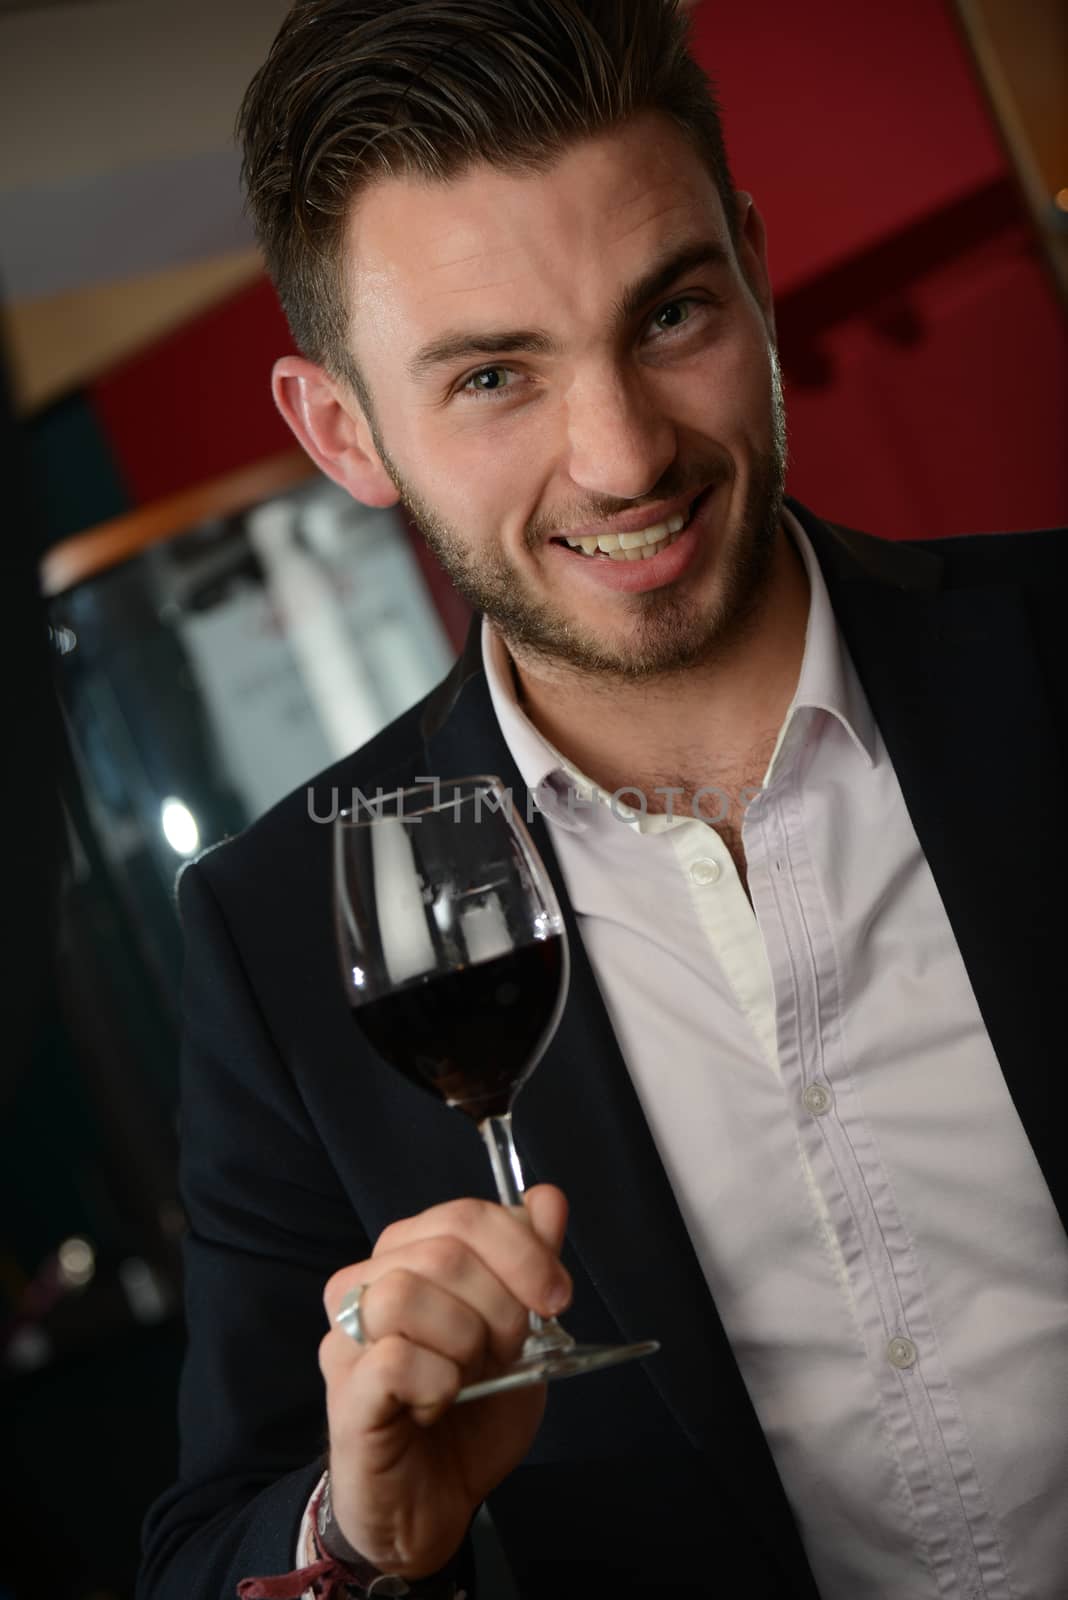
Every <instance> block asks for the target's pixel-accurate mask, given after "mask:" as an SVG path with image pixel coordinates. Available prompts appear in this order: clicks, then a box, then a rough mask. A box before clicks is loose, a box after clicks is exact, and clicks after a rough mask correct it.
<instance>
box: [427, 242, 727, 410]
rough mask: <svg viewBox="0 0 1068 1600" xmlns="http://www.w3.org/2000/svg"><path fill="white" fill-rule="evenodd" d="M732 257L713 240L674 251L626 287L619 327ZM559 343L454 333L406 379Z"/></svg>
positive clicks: (523, 331)
mask: <svg viewBox="0 0 1068 1600" xmlns="http://www.w3.org/2000/svg"><path fill="white" fill-rule="evenodd" d="M730 261H731V258H730V255H729V253H728V251H727V250H726V249H724V247H723V245H721V244H719V243H717V242H716V241H715V240H712V239H701V240H695V241H693V242H692V243H689V244H684V245H681V246H679V247H677V248H676V249H674V250H672V251H671V253H670V255H668V256H666V257H665V258H664V259H663V260H662V261H659V262H657V263H656V264H655V265H654V266H652V267H651V268H650V269H649V271H648V272H646V273H643V274H642V276H641V277H640V278H639V279H637V281H636V282H635V283H632V284H629V285H628V286H627V288H626V289H624V291H623V293H622V295H621V296H620V298H619V299H618V301H617V302H616V305H615V307H614V312H615V317H616V320H617V322H618V323H620V324H622V323H625V322H628V321H630V320H631V318H632V317H634V316H636V315H637V314H638V312H639V311H641V310H642V309H643V307H644V306H646V305H648V303H649V302H650V301H651V300H656V299H657V298H659V296H661V295H663V294H666V293H667V291H668V290H669V289H671V288H672V286H673V285H674V284H675V283H676V282H677V281H678V279H679V278H681V277H683V276H684V275H685V274H686V273H688V272H696V271H698V270H699V269H700V268H702V267H718V268H723V267H729V266H730ZM557 348H558V347H557V343H556V340H555V339H554V338H553V337H552V335H551V334H550V333H548V332H546V330H545V329H544V328H484V329H478V330H475V329H455V330H450V331H449V332H447V333H443V334H441V335H439V337H438V338H436V339H432V340H431V341H430V342H429V344H425V345H423V346H422V347H421V348H420V349H419V350H417V351H416V353H415V355H414V356H412V358H411V360H410V361H409V362H408V363H407V369H408V375H409V376H410V377H411V378H414V379H415V380H416V381H418V380H419V379H421V378H425V377H427V376H428V374H429V373H430V372H432V371H433V370H434V368H435V367H441V366H447V365H449V364H451V363H453V362H457V361H466V360H467V359H468V358H469V357H471V356H507V355H517V354H520V353H522V354H526V355H538V356H551V355H555V354H556V353H557Z"/></svg>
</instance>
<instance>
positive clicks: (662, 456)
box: [567, 373, 678, 500]
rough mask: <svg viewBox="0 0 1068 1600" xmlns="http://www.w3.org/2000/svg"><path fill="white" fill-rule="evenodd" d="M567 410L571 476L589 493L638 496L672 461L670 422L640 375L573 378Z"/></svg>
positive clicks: (674, 440)
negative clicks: (642, 382)
mask: <svg viewBox="0 0 1068 1600" xmlns="http://www.w3.org/2000/svg"><path fill="white" fill-rule="evenodd" d="M567 410H568V423H567V426H568V445H569V450H570V461H569V470H570V476H571V479H572V481H573V482H574V483H575V484H577V486H578V487H579V488H580V489H585V490H586V491H587V492H588V493H591V494H599V495H606V496H611V497H612V498H613V499H618V500H637V499H640V498H641V496H642V495H646V494H649V493H650V492H651V491H652V490H653V489H654V488H655V487H656V485H657V484H658V483H659V482H660V479H661V478H662V477H663V475H664V473H665V472H666V471H667V469H668V468H669V467H670V466H671V464H672V462H673V461H674V459H675V456H676V453H677V450H678V441H677V438H676V433H675V426H674V423H673V422H672V421H671V419H670V417H667V416H665V414H664V412H663V409H662V403H660V404H658V402H657V401H656V400H655V399H653V398H652V397H651V396H650V395H649V394H648V393H647V392H646V391H645V390H644V388H643V386H642V384H641V381H640V379H638V378H635V377H628V378H624V377H623V376H621V375H620V374H618V373H617V374H615V375H613V376H612V377H611V378H606V377H605V376H604V374H603V373H602V374H601V375H600V376H599V377H592V376H591V377H590V378H588V379H584V380H582V381H581V382H579V381H576V382H575V383H574V384H573V385H572V387H571V390H570V392H569V394H568V406H567Z"/></svg>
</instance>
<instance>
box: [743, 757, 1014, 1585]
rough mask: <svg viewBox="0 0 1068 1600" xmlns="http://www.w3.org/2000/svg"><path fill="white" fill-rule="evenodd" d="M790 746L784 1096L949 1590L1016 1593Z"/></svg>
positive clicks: (783, 872)
mask: <svg viewBox="0 0 1068 1600" xmlns="http://www.w3.org/2000/svg"><path fill="white" fill-rule="evenodd" d="M784 756H787V757H790V756H792V759H789V758H788V759H786V760H784V761H783V762H782V763H781V764H780V767H779V774H778V775H777V776H776V779H775V781H774V783H773V784H772V785H771V787H769V788H767V789H765V790H764V791H763V792H762V793H761V794H760V795H759V796H757V798H756V799H755V800H754V801H753V803H752V804H751V806H750V807H749V810H748V813H747V816H746V824H745V848H746V856H747V865H748V871H749V884H750V891H751V893H752V895H753V905H754V910H755V912H756V915H757V919H758V921H759V923H760V926H761V930H762V932H763V934H764V939H765V946H766V949H767V954H768V960H769V964H770V968H771V974H772V982H773V985H774V992H775V1006H776V1029H777V1039H778V1053H779V1064H780V1070H781V1073H782V1078H783V1084H784V1088H785V1091H786V1103H787V1105H788V1106H789V1107H790V1108H791V1110H792V1112H793V1115H794V1117H795V1120H796V1125H797V1130H798V1136H799V1138H800V1140H801V1144H802V1148H803V1150H804V1152H805V1155H806V1157H807V1160H808V1164H809V1166H810V1168H811V1170H812V1173H813V1174H814V1176H815V1180H816V1182H817V1184H818V1186H819V1189H820V1192H821V1194H822V1196H823V1199H824V1202H825V1207H826V1213H827V1214H828V1215H829V1216H830V1218H831V1223H832V1226H833V1227H834V1230H835V1234H836V1237H837V1240H838V1245H839V1249H840V1251H841V1255H842V1258H843V1259H844V1261H845V1263H846V1268H847V1272H848V1275H849V1282H850V1286H851V1288H852V1293H853V1299H854V1307H853V1314H855V1315H856V1316H857V1317H858V1319H859V1321H860V1325H861V1330H862V1333H863V1336H864V1341H865V1348H866V1351H867V1357H868V1362H869V1364H870V1367H871V1371H872V1376H873V1378H874V1381H875V1384H876V1387H877V1390H878V1394H879V1399H880V1405H881V1412H882V1416H883V1418H884V1420H885V1424H886V1427H887V1431H888V1436H889V1439H890V1440H891V1441H892V1444H893V1452H894V1455H895V1457H896V1460H897V1463H898V1466H899V1471H900V1481H901V1483H902V1487H903V1490H904V1495H905V1502H906V1504H907V1506H908V1508H909V1511H910V1513H911V1517H912V1521H913V1526H914V1528H915V1534H916V1540H917V1548H918V1552H920V1553H922V1557H923V1558H924V1559H925V1560H926V1562H927V1564H928V1565H929V1568H930V1570H931V1572H932V1574H933V1576H934V1578H935V1581H936V1582H937V1585H938V1592H939V1594H940V1595H943V1596H946V1597H953V1600H1011V1591H1010V1589H1009V1586H1008V1581H1007V1578H1006V1574H1005V1569H1004V1564H1003V1560H1002V1556H1001V1550H1000V1545H999V1542H998V1539H997V1534H996V1530H995V1527H994V1524H993V1520H992V1518H991V1517H990V1514H989V1511H988V1508H987V1506H986V1504H985V1497H984V1495H983V1493H982V1489H981V1486H980V1484H979V1481H978V1478H977V1475H976V1471H975V1466H974V1462H973V1460H972V1456H971V1451H970V1448H969V1446H968V1441H967V1436H966V1432H965V1429H964V1425H963V1421H962V1419H961V1416H960V1412H959V1407H958V1405H957V1401H956V1396H955V1394H954V1392H953V1389H952V1386H951V1384H950V1382H949V1379H948V1375H947V1373H946V1372H945V1370H944V1367H943V1363H942V1359H941V1354H940V1351H939V1347H938V1343H937V1340H936V1338H935V1333H934V1329H933V1326H932V1324H931V1319H930V1316H929V1313H928V1309H927V1305H926V1300H925V1296H924V1294H923V1291H922V1286H921V1281H920V1274H919V1271H918V1265H917V1262H916V1260H915V1253H914V1251H913V1248H912V1246H911V1243H910V1240H909V1237H908V1234H907V1231H906V1229H905V1228H904V1226H903V1223H902V1219H901V1217H900V1215H899V1213H898V1211H897V1207H896V1204H895V1201H894V1197H893V1193H892V1190H891V1187H890V1184H889V1182H888V1179H887V1175H886V1173H885V1171H884V1170H883V1167H882V1164H881V1162H880V1159H879V1157H878V1153H877V1151H876V1148H875V1145H874V1142H873V1140H872V1137H871V1133H870V1130H869V1129H868V1127H867V1124H866V1122H865V1119H864V1117H863V1114H862V1111H861V1107H860V1104H859V1101H858V1097H857V1095H856V1092H855V1089H854V1085H853V1082H852V1078H851V1075H850V1072H849V1068H848V1063H847V1060H846V1057H845V1053H844V1050H843V1041H842V1033H841V998H840V986H839V977H838V961H837V955H836V951H835V946H834V941H833V938H832V936H831V932H830V928H829V926H828V922H827V918H826V914H825V911H824V907H823V900H822V896H821V893H820V890H819V886H818V883H817V880H816V875H815V872H814V868H813V863H812V861H811V858H810V856H809V852H808V847H807V842H806V838H805V829H804V820H803V807H802V798H801V787H800V772H801V767H802V765H803V762H802V759H801V752H800V751H799V749H798V748H797V747H796V746H795V747H794V749H793V750H792V752H791V751H789V750H787V751H784Z"/></svg>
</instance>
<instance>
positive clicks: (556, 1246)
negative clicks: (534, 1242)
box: [523, 1183, 567, 1255]
mask: <svg viewBox="0 0 1068 1600" xmlns="http://www.w3.org/2000/svg"><path fill="white" fill-rule="evenodd" d="M523 1204H524V1206H525V1207H526V1212H527V1216H528V1217H529V1218H530V1225H531V1227H532V1228H533V1229H534V1232H535V1233H536V1234H537V1236H538V1238H539V1239H541V1240H542V1242H543V1243H544V1244H547V1245H548V1246H549V1248H550V1250H552V1251H553V1253H554V1254H555V1255H559V1254H560V1250H561V1248H562V1247H563V1243H564V1234H565V1232H566V1231H567V1197H566V1196H565V1195H564V1192H563V1190H562V1189H558V1188H556V1186H555V1184H552V1183H539V1184H535V1186H534V1188H533V1189H528V1190H527V1192H526V1194H525V1195H524V1196H523Z"/></svg>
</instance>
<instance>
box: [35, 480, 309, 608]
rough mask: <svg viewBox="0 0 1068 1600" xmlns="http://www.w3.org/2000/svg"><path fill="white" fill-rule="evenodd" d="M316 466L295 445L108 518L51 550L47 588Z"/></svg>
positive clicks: (50, 591) (44, 579)
mask: <svg viewBox="0 0 1068 1600" xmlns="http://www.w3.org/2000/svg"><path fill="white" fill-rule="evenodd" d="M315 471H316V468H315V467H313V466H312V463H311V461H310V460H309V459H308V457H307V456H306V455H305V454H304V452H303V450H290V451H286V452H285V453H284V454H282V455H278V456H274V457H272V458H271V459H270V460H267V461H261V462H257V463H256V465H255V466H252V467H245V468H244V469H243V470H242V471H240V472H233V473H228V474H227V475H226V476H225V477H223V478H216V479H214V480H213V481H212V482H210V483H203V484H198V485H197V487H196V488H195V489H187V490H185V491H184V492H183V493H182V494H176V495H172V496H171V497H170V498H169V499H166V500H158V501H156V502H155V504H154V505H150V506H144V507H143V508H142V509H141V510H139V511H131V512H130V513H129V514H128V515H127V516H124V517H116V518H115V520H114V521H112V522H103V523H101V524H100V525H99V527H96V528H91V529H90V530H89V532H87V533H81V534H78V536H77V537H76V538H74V539H65V540H64V541H63V543H62V544H58V545H56V546H55V547H54V549H52V550H50V551H49V552H48V554H47V555H46V556H45V558H44V560H43V561H42V563H41V587H42V590H43V592H44V593H45V595H46V596H48V597H49V598H51V597H52V596H53V595H57V594H60V593H62V592H63V590H65V589H71V588H73V587H74V585H75V584H77V583H84V582H85V580H86V579H87V578H95V577H98V576H99V575H100V573H102V572H106V571H107V570H108V568H109V567H114V566H116V565H117V564H118V563H119V562H120V561H128V560H129V559H130V558H131V556H136V555H138V554H139V553H140V552H141V551H142V550H145V549H147V548H148V547H149V546H150V545H154V544H160V543H162V542H163V541H164V540H166V539H172V538H174V537H175V535H177V534H180V533H185V532H187V531H188V530H189V529H190V528H194V527H196V526H197V524H198V523H201V522H207V521H208V520H209V519H210V518H212V517H228V516H235V515H236V514H237V513H238V512H240V511H244V510H246V509H247V508H248V507H249V506H254V505H257V504H258V503H259V502H260V501H261V500H269V499H270V498H271V497H272V495H276V494H284V493H285V491H286V490H287V489H294V488H296V487H297V485H298V484H301V483H304V482H305V481H306V480H307V479H308V478H311V477H312V476H314V474H315Z"/></svg>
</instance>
